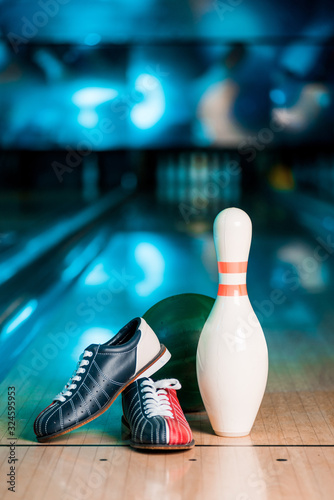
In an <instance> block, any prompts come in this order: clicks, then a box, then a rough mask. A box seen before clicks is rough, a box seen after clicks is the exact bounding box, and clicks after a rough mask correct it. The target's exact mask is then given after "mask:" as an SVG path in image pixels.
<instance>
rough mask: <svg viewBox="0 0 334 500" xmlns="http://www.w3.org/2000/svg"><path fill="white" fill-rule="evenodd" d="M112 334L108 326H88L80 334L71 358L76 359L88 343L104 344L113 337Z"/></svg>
mask: <svg viewBox="0 0 334 500" xmlns="http://www.w3.org/2000/svg"><path fill="white" fill-rule="evenodd" d="M114 335H115V333H114V332H113V331H112V330H109V328H100V327H93V328H88V329H87V330H85V331H84V332H82V334H81V335H80V338H79V339H78V342H77V344H76V346H75V348H74V349H73V351H72V356H71V357H72V359H74V360H75V361H77V360H78V358H79V356H80V355H81V354H82V353H83V351H84V350H85V349H86V347H87V346H89V345H90V344H104V343H105V342H107V341H108V340H110V339H111V338H112V337H114Z"/></svg>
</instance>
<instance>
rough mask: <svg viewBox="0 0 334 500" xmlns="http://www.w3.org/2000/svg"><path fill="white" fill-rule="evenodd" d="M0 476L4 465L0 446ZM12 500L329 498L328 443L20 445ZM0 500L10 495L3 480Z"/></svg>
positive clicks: (332, 461)
mask: <svg viewBox="0 0 334 500" xmlns="http://www.w3.org/2000/svg"><path fill="white" fill-rule="evenodd" d="M0 455H1V461H3V464H2V466H1V468H0V474H1V475H2V478H4V474H5V473H6V470H7V468H8V464H6V458H7V454H6V449H5V448H1V450H0ZM19 457H20V460H21V461H20V462H19V465H18V466H17V488H16V496H15V498H18V499H34V500H39V499H41V500H42V499H44V498H50V499H51V500H52V499H59V498H64V499H68V500H69V499H78V500H79V499H86V498H93V497H94V498H96V499H97V500H119V499H123V498H127V499H129V500H132V499H133V500H142V499H143V500H144V499H145V500H154V499H156V498H161V499H166V500H175V499H179V500H183V499H184V500H188V499H189V500H190V499H198V500H200V499H203V498H206V499H209V500H215V499H217V498H219V499H223V500H225V499H226V500H233V499H236V498H238V499H244V498H245V499H248V498H251V499H259V500H276V499H277V500H281V499H282V500H283V499H289V500H290V499H291V500H295V499H312V500H313V499H319V500H320V499H322V498H325V499H330V498H332V496H331V495H332V491H333V487H334V478H333V465H334V449H333V448H317V447H315V448H313V447H312V448H309V447H308V448H307V447H298V448H291V447H277V446H276V447H275V446H274V447H245V446H242V447H238V446H197V447H195V448H194V449H193V450H190V451H187V452H176V453H171V454H167V453H161V454H154V453H151V454H149V453H142V452H136V451H133V450H131V449H130V448H129V447H126V446H124V447H118V446H107V447H96V446H93V447H89V446H63V447H51V446H44V447H27V446H25V447H22V448H20V450H19ZM1 488H2V498H3V499H4V500H7V499H9V498H12V496H11V495H12V493H11V492H9V491H7V492H6V487H5V485H4V480H3V479H2V486H1Z"/></svg>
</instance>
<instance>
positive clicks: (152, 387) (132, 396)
mask: <svg viewBox="0 0 334 500" xmlns="http://www.w3.org/2000/svg"><path fill="white" fill-rule="evenodd" d="M180 388H181V384H180V382H179V381H178V380H176V379H163V380H158V381H157V382H154V381H153V380H152V379H150V378H147V377H143V378H139V379H137V380H136V381H135V382H133V383H132V384H131V385H129V386H128V387H127V388H126V389H125V390H124V391H123V392H122V406H123V417H122V424H123V432H124V433H125V434H127V435H129V434H130V435H131V437H130V439H131V441H130V445H131V446H132V447H133V448H141V449H143V448H144V449H152V450H153V449H154V450H166V451H169V450H187V449H190V448H193V446H194V444H195V442H194V439H193V435H192V432H191V429H190V427H189V424H188V422H187V420H186V418H185V416H184V413H183V411H182V408H181V406H180V403H179V400H178V397H177V394H176V390H177V389H180Z"/></svg>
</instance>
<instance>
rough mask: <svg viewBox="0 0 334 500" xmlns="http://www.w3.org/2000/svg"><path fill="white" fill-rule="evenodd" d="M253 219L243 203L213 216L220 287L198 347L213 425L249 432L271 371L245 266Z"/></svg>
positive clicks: (225, 431)
mask: <svg viewBox="0 0 334 500" xmlns="http://www.w3.org/2000/svg"><path fill="white" fill-rule="evenodd" d="M251 238H252V223H251V220H250V218H249V217H248V215H247V214H246V213H245V212H244V211H242V210H240V209H238V208H227V209H226V210H223V211H222V212H220V213H219V214H218V215H217V217H216V219H215V222H214V241H215V247H216V254H217V260H218V270H219V289H218V296H217V299H216V301H215V303H214V305H213V308H212V310H211V313H210V315H209V317H208V319H207V321H206V323H205V325H204V328H203V330H202V332H201V335H200V339H199V343H198V348H197V363H196V364H197V379H198V385H199V388H200V392H201V396H202V399H203V403H204V406H205V408H206V411H207V413H208V416H209V419H210V422H211V425H212V427H213V430H214V431H215V433H216V434H218V435H219V436H228V437H236V436H246V435H248V434H249V433H250V431H251V428H252V426H253V423H254V420H255V417H256V414H257V412H258V410H259V407H260V404H261V401H262V398H263V394H264V390H265V387H266V383H267V376H268V350H267V344H266V340H265V337H264V335H263V331H262V328H261V325H260V323H259V321H258V319H257V317H256V315H255V312H254V310H253V308H252V306H251V303H250V301H249V298H248V294H247V288H246V271H247V261H248V254H249V249H250V244H251Z"/></svg>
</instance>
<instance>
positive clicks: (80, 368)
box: [53, 351, 93, 403]
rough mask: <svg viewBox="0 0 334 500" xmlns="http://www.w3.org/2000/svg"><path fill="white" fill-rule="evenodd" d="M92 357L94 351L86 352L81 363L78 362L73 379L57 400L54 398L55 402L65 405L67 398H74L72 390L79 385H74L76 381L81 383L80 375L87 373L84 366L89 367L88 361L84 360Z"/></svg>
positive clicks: (81, 358)
mask: <svg viewBox="0 0 334 500" xmlns="http://www.w3.org/2000/svg"><path fill="white" fill-rule="evenodd" d="M92 356H93V353H92V351H84V353H83V354H81V356H80V358H79V361H78V364H77V366H76V369H75V370H74V372H73V375H72V377H71V378H70V380H69V381H68V382H67V384H66V385H65V387H64V389H63V390H62V391H61V392H60V393H59V394H57V396H56V397H55V398H53V400H54V401H61V402H62V403H63V402H64V401H66V397H65V396H72V392H71V389H76V388H77V384H74V383H73V382H76V381H77V382H80V380H81V377H80V374H82V373H85V371H86V368H83V366H87V365H89V361H88V359H83V358H86V357H89V358H90V357H92Z"/></svg>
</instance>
